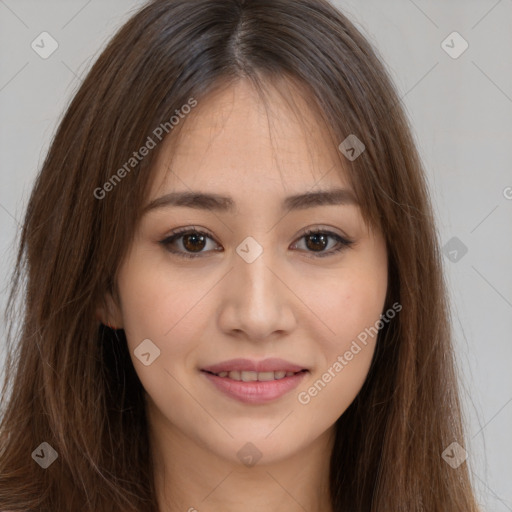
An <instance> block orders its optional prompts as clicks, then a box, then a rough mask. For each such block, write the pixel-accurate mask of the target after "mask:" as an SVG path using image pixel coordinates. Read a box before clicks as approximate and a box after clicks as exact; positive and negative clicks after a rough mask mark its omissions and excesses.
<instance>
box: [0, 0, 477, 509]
mask: <svg viewBox="0 0 512 512" xmlns="http://www.w3.org/2000/svg"><path fill="white" fill-rule="evenodd" d="M240 79H249V80H251V81H252V83H253V84H254V85H255V86H256V87H257V88H258V90H259V91H264V90H265V87H269V86H271V85H276V84H278V83H279V82H281V81H283V80H285V81H286V82H287V83H290V84H291V83H292V82H293V83H294V84H297V85H298V86H299V87H300V88H301V90H302V91H303V93H304V95H305V96H307V97H308V98H309V99H310V100H311V101H312V102H313V108H314V109H315V110H316V111H317V112H318V113H319V115H320V116H321V118H322V119H323V120H324V121H325V123H326V125H327V126H328V127H329V130H330V133H332V136H333V141H336V143H337V144H339V143H340V142H341V141H343V140H344V139H345V138H346V137H347V136H348V135H350V134H355V135H356V136H357V137H358V138H359V139H360V140H361V141H363V143H364V144H365V146H366V149H365V151H364V153H363V154H362V155H361V156H360V157H359V158H357V159H355V160H353V161H349V160H347V159H344V157H343V156H342V155H341V153H340V161H343V165H344V167H345V168H346V169H347V171H348V173H349V179H350V184H351V186H352V188H353V190H354V191H355V193H356V196H357V199H358V201H359V204H360V206H361V211H362V214H363V216H364V218H365V221H367V222H368V223H369V224H370V225H372V226H374V227H376V228H378V229H381V230H382V232H383V234H384V236H385V239H386V243H387V250H388V260H389V285H388V294H387V297H386V304H385V309H388V308H389V307H390V305H391V304H393V303H395V302H398V303H399V304H401V305H402V310H401V312H400V314H399V315H397V317H396V318H395V319H394V320H393V321H391V322H389V323H387V324H386V325H385V326H384V328H383V329H382V330H381V331H380V332H379V338H378V343H377V347H376V351H375V354H374V357H373V361H372V365H371V368H370V371H369V374H368V377H367V379H366V382H365V384H364V386H363V388H362V389H361V391H360V392H359V394H358V395H357V397H356V398H355V400H354V401H353V403H352V404H351V405H350V407H349V408H348V409H347V410H346V412H345V413H344V414H343V415H342V416H341V417H340V418H339V419H338V420H337V422H336V439H335V446H334V450H333V453H332V457H331V460H330V475H331V479H330V489H331V496H332V504H333V510H334V511H335V512H342V511H343V512H347V511H349V510H350V511H352V510H354V511H358V512H364V511H372V512H386V511H393V512H402V511H403V512H419V511H425V512H460V511H462V510H463V511H465V512H475V511H477V510H478V509H477V505H476V501H475V498H474V496H473V491H472V488H471V484H470V480H469V476H468V470H467V467H466V466H467V464H466V463H464V464H462V465H461V466H459V467H458V468H457V469H452V467H450V466H449V465H448V464H446V463H445V462H444V461H443V460H442V458H441V453H442V452H443V450H444V449H445V448H446V447H447V446H448V445H450V443H452V442H453V441H457V442H459V443H460V444H461V445H464V441H463V432H462V425H461V412H460V405H459V398H458V391H457V383H456V376H455V372H454V363H453V349H452V344H451V334H450V318H449V308H448V303H447V293H446V288H445V283H444V278H443V271H442V264H441V257H440V251H439V242H438V238H437V232H436V229H435V225H434V216H433V213H432V207H431V204H430V199H429V195H428V190H427V186H426V180H425V176H424V171H423V169H422V165H421V162H420V159H419V157H418V154H417V150H416V148H415V145H414V142H413V138H412V136H411V131H410V128H409V125H408V122H407V119H406V117H405V115H404V112H403V109H402V106H401V104H400V100H399V97H398V95H397V92H396V91H395V89H394V86H393V85H392V83H391V80H390V78H389V76H388V73H387V71H386V70H385V68H384V67H383V65H382V63H381V62H380V60H379V58H378V57H377V56H376V53H375V51H374V50H373V49H372V48H371V46H370V45H369V43H368V42H367V41H366V40H365V38H364V37H363V36H362V35H361V33H360V32H359V31H358V30H357V29H356V28H355V27H354V25H353V24H352V23H351V22H350V21H349V20H348V19H347V18H346V17H345V16H344V15H343V14H342V13H340V12H339V11H338V10H336V9H335V8H334V7H333V6H332V5H330V4H329V3H328V2H327V1H326V0H155V1H152V2H150V3H148V4H147V5H146V6H144V7H143V8H142V9H141V10H140V11H139V12H138V13H136V14H135V15H134V16H133V17H132V18H131V19H130V20H129V21H128V22H127V23H126V24H125V25H124V26H123V27H122V28H121V29H120V30H119V31H118V33H117V34H116V35H115V37H114V38H113V39H112V40H111V41H110V43H109V44H108V46H107V47H106V49H105V50H104V51H103V52H102V54H101V55H100V57H99V58H98V60H97V61H96V63H95V64H94V66H93V67H92V69H91V70H90V71H89V73H88V75H87V77H86V78H85V80H84V81H83V84H82V85H81V87H80V88H79V90H78V92H77V93H76V95H75V96H74V98H73V100H72V101H71V103H70V105H69V107H68V109H67V111H66V113H65V115H64V117H63V119H62V121H61V123H60V125H59V127H58V129H57V132H56V134H55V136H54V139H53V141H52V144H51V147H50V149H49V152H48V154H47V157H46V159H45V161H44V164H43V166H42V169H41V171H40V173H39V175H38V177H37V180H36V183H35V185H34V188H33V191H32V194H31V197H30V201H29V204H28V208H27V212H26V216H25V219H24V223H23V229H22V232H21V239H20V245H19V252H18V258H17V263H16V268H15V271H14V274H13V279H12V291H11V294H10V298H9V307H8V310H7V316H8V320H9V325H10V328H9V332H8V334H9V344H8V357H7V362H6V366H5V370H6V375H5V380H4V384H3V395H2V400H3V401H2V418H1V424H0V427H1V432H2V437H1V445H0V509H2V510H37V511H52V512H56V511H57V512H64V511H69V510H82V511H94V512H97V511H107V510H109V511H110V510H112V511H137V512H140V511H143V510H147V511H156V510H157V504H156V499H155V493H154V487H153V472H152V461H151V458H150V453H149V449H148V436H147V423H146V416H145V408H144V390H143V388H142V385H141V383H140V381H139V379H138V377H137V374H136V372H135V370H134V367H133V365H132V362H131V359H130V355H129V353H128V349H127V344H126V338H125V335H124V332H123V331H122V330H117V331H115V330H113V329H110V328H108V327H106V326H104V325H102V324H100V323H99V321H98V320H97V319H96V315H95V311H96V308H97V307H98V305H99V304H101V303H102V301H103V299H104V297H105V294H106V292H110V293H112V294H113V295H114V296H116V293H115V291H116V272H117V269H118V267H119V264H120V262H121V261H122V258H123V257H124V255H125V253H126V250H127V248H128V246H129V244H130V242H131V239H132V237H133V234H134V232H135V229H136V226H137V222H138V220H139V218H140V214H141V211H142V207H143V205H144V202H145V201H146V200H147V195H148V191H149V184H150V182H151V179H152V176H153V174H154V165H153V163H154V161H155V158H156V157H157V155H158V153H159V149H160V147H161V146H162V145H161V144H160V145H159V147H157V148H155V149H154V150H153V151H151V152H150V153H149V154H148V156H147V157H146V158H144V159H142V160H141V161H140V162H138V163H137V166H136V168H135V169H133V170H132V171H131V172H127V173H126V175H123V180H122V182H121V183H117V184H116V185H115V186H113V187H112V190H110V191H109V193H108V196H106V197H104V198H103V199H98V198H97V197H96V196H97V195H98V194H96V195H95V191H97V190H98V189H99V188H102V187H104V184H105V183H107V182H108V181H109V180H110V179H111V178H112V175H113V174H114V173H115V171H116V169H119V167H120V166H121V165H122V164H123V163H124V162H127V161H128V160H129V159H130V157H131V156H132V154H133V152H134V151H135V150H137V149H138V148H140V147H142V146H143V145H144V144H145V143H146V141H147V137H148V136H149V135H151V134H152V133H153V131H154V129H155V127H157V126H159V125H161V124H162V122H164V121H167V120H169V119H170V118H171V117H172V116H173V115H174V114H175V111H176V110H177V109H178V110H179V109H180V108H181V107H182V105H185V104H187V102H189V100H190V98H195V99H196V100H197V101H198V102H200V101H201V99H202V98H205V97H206V96H207V95H208V94H209V93H211V92H212V91H213V90H214V89H217V88H219V87H229V86H230V84H233V83H234V82H235V81H236V80H240ZM184 122H186V120H185V121H183V122H182V123H181V125H183V123H184ZM176 133H177V130H176ZM168 137H170V138H173V137H175V132H174V131H172V132H171V131H169V135H168ZM18 299H19V301H18ZM19 318H21V322H18V319H19ZM17 323H19V325H17ZM43 441H44V442H47V443H48V444H50V445H51V446H52V447H53V448H54V449H55V450H56V452H57V453H58V459H57V461H56V462H55V463H54V464H52V465H51V466H50V467H49V468H48V469H46V470H42V469H41V468H40V467H39V466H38V465H37V464H36V463H35V462H34V460H32V457H31V453H32V452H33V451H34V449H35V448H36V447H38V446H39V445H40V444H41V443H42V442H43Z"/></svg>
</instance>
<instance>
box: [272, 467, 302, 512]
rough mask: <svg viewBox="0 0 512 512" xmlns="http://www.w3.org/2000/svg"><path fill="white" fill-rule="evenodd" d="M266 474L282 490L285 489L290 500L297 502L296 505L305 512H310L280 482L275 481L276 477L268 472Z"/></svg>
mask: <svg viewBox="0 0 512 512" xmlns="http://www.w3.org/2000/svg"><path fill="white" fill-rule="evenodd" d="M265 473H267V475H269V476H270V477H271V478H272V479H273V480H274V481H275V482H276V484H277V485H279V487H281V489H283V491H284V492H285V493H286V494H288V496H290V498H291V499H292V500H293V501H295V503H297V505H299V507H300V508H301V509H302V510H304V511H305V512H308V511H307V510H306V509H305V508H304V507H303V506H302V504H301V503H299V502H298V501H297V500H296V499H295V498H294V497H293V496H292V495H291V494H290V493H289V492H288V490H287V489H286V488H285V487H283V486H282V485H281V484H280V482H278V481H277V480H276V479H275V477H274V475H272V474H271V473H269V472H268V471H265Z"/></svg>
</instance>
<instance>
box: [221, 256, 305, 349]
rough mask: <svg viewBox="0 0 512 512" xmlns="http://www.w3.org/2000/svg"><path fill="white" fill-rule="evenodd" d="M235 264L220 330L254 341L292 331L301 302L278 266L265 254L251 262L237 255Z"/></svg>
mask: <svg viewBox="0 0 512 512" xmlns="http://www.w3.org/2000/svg"><path fill="white" fill-rule="evenodd" d="M233 264H234V268H233V269H232V270H231V272H230V273H229V278H228V281H227V282H226V283H225V284H224V288H223V291H222V298H221V311H220V315H219V326H220V329H221V330H222V331H223V332H225V333H226V334H231V335H233V334H237V335H238V336H239V337H245V338H247V339H250V340H254V341H261V340H265V339H268V338H270V337H272V335H273V334H279V335H281V336H282V335H284V334H286V333H287V332H292V331H293V329H294V328H295V325H296V314H295V311H294V304H296V303H297V302H299V301H298V299H297V298H296V297H295V296H294V294H293V292H292V291H291V290H290V288H289V285H287V283H286V278H285V276H284V274H283V272H282V270H281V271H280V270H279V266H278V265H276V264H272V262H271V261H269V260H267V258H265V252H264V253H263V254H261V255H260V256H259V257H258V258H256V260H254V261H252V262H251V263H249V262H247V261H245V260H244V259H243V258H242V257H240V256H238V254H236V253H235V257H234V258H233ZM294 299H295V300H294Z"/></svg>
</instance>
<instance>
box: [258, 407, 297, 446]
mask: <svg viewBox="0 0 512 512" xmlns="http://www.w3.org/2000/svg"><path fill="white" fill-rule="evenodd" d="M292 412H293V411H290V412H289V413H288V414H287V415H286V416H285V417H284V418H283V419H282V420H281V421H280V422H279V423H278V424H277V425H276V426H275V427H274V428H273V429H272V430H271V431H270V432H269V433H268V434H267V435H266V436H265V439H267V437H269V436H270V435H271V434H272V433H273V432H274V431H275V430H276V429H277V427H279V426H281V425H282V424H283V423H284V420H286V418H288V416H290V414H291V413H292Z"/></svg>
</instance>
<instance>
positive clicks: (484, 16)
mask: <svg viewBox="0 0 512 512" xmlns="http://www.w3.org/2000/svg"><path fill="white" fill-rule="evenodd" d="M500 3H501V0H498V1H497V2H496V3H495V4H494V5H493V6H492V7H491V8H490V9H489V10H488V11H487V12H486V13H485V14H484V15H483V16H482V17H481V18H480V19H479V20H478V21H477V22H476V23H475V24H474V25H473V26H472V27H471V30H473V29H474V28H475V27H476V26H477V25H478V24H479V23H480V22H481V21H482V20H483V19H484V18H486V17H487V15H488V14H489V13H490V12H491V11H492V10H493V9H494V8H495V7H496V6H497V5H498V4H500Z"/></svg>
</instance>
